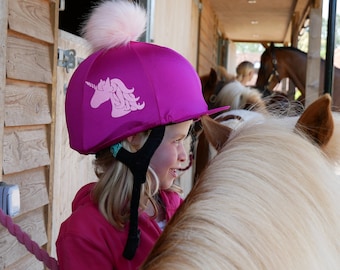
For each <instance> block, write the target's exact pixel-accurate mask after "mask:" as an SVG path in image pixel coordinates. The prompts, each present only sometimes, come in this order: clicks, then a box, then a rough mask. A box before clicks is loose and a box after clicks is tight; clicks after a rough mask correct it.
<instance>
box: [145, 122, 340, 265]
mask: <svg viewBox="0 0 340 270" xmlns="http://www.w3.org/2000/svg"><path fill="white" fill-rule="evenodd" d="M294 121H295V119H293V118H289V119H288V118H287V119H272V118H269V119H266V120H265V121H262V122H256V123H252V122H251V121H249V122H247V123H245V124H244V125H242V126H241V127H240V128H238V129H237V130H236V131H233V132H232V134H231V136H230V137H229V140H228V142H227V144H226V145H225V146H224V147H223V148H222V149H221V151H220V153H219V154H218V155H217V156H216V157H215V158H214V159H213V160H212V161H211V163H210V165H209V166H208V167H207V168H206V170H205V171H204V172H203V173H202V175H201V176H200V178H199V179H198V182H197V183H196V185H195V186H194V187H193V189H192V191H191V192H190V193H189V195H188V197H187V198H186V201H185V202H184V204H183V205H182V206H181V207H180V209H179V210H178V211H177V213H176V214H175V216H174V217H173V219H172V220H171V222H170V223H169V224H168V226H167V228H166V229H165V230H164V232H163V234H162V235H161V237H160V239H159V241H158V242H157V243H156V245H155V247H154V249H153V251H152V252H151V254H150V255H149V257H148V259H147V260H146V262H145V265H144V266H143V267H142V268H141V269H144V270H152V269H179V270H181V269H183V270H184V269H185V270H187V269H230V270H231V269H235V270H236V269H238V270H258V269H276V270H286V269H299V270H319V269H325V270H326V269H327V270H333V269H340V256H339V252H340V241H339V239H340V207H339V205H340V179H339V177H338V176H337V175H336V174H335V173H334V166H333V165H334V164H333V161H332V162H330V159H331V158H338V157H339V153H338V154H337V155H336V154H335V153H327V151H326V152H323V151H322V150H321V149H320V148H318V147H317V146H315V145H314V144H312V143H311V142H310V141H308V139H307V138H306V137H305V135H304V134H301V133H299V132H298V131H296V130H293V128H294V125H295V122H294ZM339 124H340V123H339V122H338V123H336V125H335V127H336V129H339ZM337 135H339V131H337V130H335V132H334V133H333V137H332V139H331V142H330V143H331V145H339V144H340V143H339V139H340V138H339V136H337ZM332 141H333V142H332ZM336 150H339V146H338V147H337V148H336ZM203 254H204V256H203ZM174 258H175V259H174Z"/></svg>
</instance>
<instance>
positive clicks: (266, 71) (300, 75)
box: [256, 44, 340, 110]
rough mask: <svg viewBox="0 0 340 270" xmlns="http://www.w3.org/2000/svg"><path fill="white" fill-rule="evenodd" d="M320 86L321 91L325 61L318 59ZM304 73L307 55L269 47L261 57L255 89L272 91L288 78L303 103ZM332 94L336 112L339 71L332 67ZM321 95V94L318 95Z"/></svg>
mask: <svg viewBox="0 0 340 270" xmlns="http://www.w3.org/2000/svg"><path fill="white" fill-rule="evenodd" d="M320 63H321V66H320V80H319V81H320V85H319V89H323V83H324V78H325V76H324V75H325V60H324V59H320ZM306 71H307V54H306V53H305V52H303V51H301V50H299V49H297V48H294V47H275V46H274V45H273V44H271V46H269V47H268V48H267V49H266V50H265V51H264V52H263V53H262V55H261V65H260V69H259V72H258V77H257V81H256V88H258V89H267V90H269V91H272V90H273V89H274V87H275V86H276V85H277V84H278V83H279V82H280V81H281V80H282V79H283V78H289V79H290V80H292V82H293V83H294V85H295V86H296V87H297V88H298V89H299V90H300V91H301V97H300V99H299V100H301V101H304V99H305V96H306ZM333 86H334V87H333V89H334V90H335V91H334V93H333V94H332V95H333V97H332V100H333V105H334V106H335V108H333V109H336V110H339V109H340V108H337V107H339V106H340V91H337V90H338V87H340V69H338V68H336V67H334V81H333ZM320 94H321V93H320Z"/></svg>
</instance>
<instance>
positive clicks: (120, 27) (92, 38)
mask: <svg viewBox="0 0 340 270" xmlns="http://www.w3.org/2000/svg"><path fill="white" fill-rule="evenodd" d="M145 26H146V12H145V10H144V9H143V8H142V7H140V6H139V5H137V4H134V3H132V2H129V1H126V0H125V1H124V0H109V1H105V2H103V3H101V4H99V5H98V6H97V7H96V8H94V9H93V11H92V13H91V15H90V17H89V19H88V20H87V22H86V24H85V26H84V28H83V31H82V33H83V36H84V38H85V39H86V40H87V41H88V42H89V43H90V44H91V46H92V48H93V50H94V51H97V50H99V49H103V48H106V49H109V48H112V47H117V46H120V45H125V44H127V43H129V42H130V41H136V40H137V39H138V38H139V37H140V36H141V35H142V34H143V32H144V31H145Z"/></svg>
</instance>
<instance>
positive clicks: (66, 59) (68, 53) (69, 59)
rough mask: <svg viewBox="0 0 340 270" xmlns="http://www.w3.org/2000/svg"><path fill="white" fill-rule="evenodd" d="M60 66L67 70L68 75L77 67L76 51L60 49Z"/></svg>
mask: <svg viewBox="0 0 340 270" xmlns="http://www.w3.org/2000/svg"><path fill="white" fill-rule="evenodd" d="M58 66H59V67H64V68H66V72H67V73H68V72H69V70H70V69H74V68H75V67H76V51H75V50H73V49H70V50H63V49H59V48H58Z"/></svg>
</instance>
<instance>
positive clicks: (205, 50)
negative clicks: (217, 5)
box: [198, 0, 218, 75]
mask: <svg viewBox="0 0 340 270" xmlns="http://www.w3.org/2000/svg"><path fill="white" fill-rule="evenodd" d="M202 3H203V8H202V13H201V14H202V15H201V29H200V45H199V46H200V55H199V61H198V62H199V67H198V73H199V74H200V75H203V74H208V73H209V72H210V68H211V67H215V66H216V63H217V30H218V29H217V21H216V17H215V14H214V12H213V10H212V8H211V6H210V3H209V2H208V1H207V0H204V1H202Z"/></svg>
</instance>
